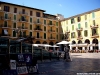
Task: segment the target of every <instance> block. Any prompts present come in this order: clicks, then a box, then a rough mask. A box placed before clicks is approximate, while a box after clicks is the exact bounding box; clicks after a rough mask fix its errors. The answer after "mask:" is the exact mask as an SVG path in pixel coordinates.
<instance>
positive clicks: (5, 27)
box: [0, 24, 11, 29]
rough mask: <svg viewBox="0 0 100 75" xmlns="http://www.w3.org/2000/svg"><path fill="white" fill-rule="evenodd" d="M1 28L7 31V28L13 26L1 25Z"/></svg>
mask: <svg viewBox="0 0 100 75" xmlns="http://www.w3.org/2000/svg"><path fill="white" fill-rule="evenodd" d="M0 28H3V29H7V28H11V26H10V25H4V24H1V25H0Z"/></svg>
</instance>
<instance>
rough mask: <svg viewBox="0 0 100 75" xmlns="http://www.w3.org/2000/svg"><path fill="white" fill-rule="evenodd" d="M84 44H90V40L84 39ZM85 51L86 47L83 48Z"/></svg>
mask: <svg viewBox="0 0 100 75" xmlns="http://www.w3.org/2000/svg"><path fill="white" fill-rule="evenodd" d="M85 43H87V44H90V40H89V39H86V40H85ZM86 49H87V47H85V50H86ZM89 50H90V47H89Z"/></svg>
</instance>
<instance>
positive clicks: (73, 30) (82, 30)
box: [61, 8, 100, 50]
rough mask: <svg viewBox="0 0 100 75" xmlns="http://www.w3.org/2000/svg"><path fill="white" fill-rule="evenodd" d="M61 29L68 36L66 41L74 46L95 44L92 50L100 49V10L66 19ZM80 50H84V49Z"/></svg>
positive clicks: (62, 22)
mask: <svg viewBox="0 0 100 75" xmlns="http://www.w3.org/2000/svg"><path fill="white" fill-rule="evenodd" d="M61 27H62V30H63V34H66V38H65V39H66V40H68V41H70V42H71V43H72V44H80V43H88V44H91V45H92V44H95V45H96V46H95V47H94V46H92V47H90V49H91V50H93V49H98V45H99V41H100V8H99V9H95V10H92V11H88V12H85V13H82V14H78V15H75V16H72V17H69V18H65V19H64V20H62V21H61ZM74 49H75V48H74ZM80 49H81V50H82V47H81V48H80Z"/></svg>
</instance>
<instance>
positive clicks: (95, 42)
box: [92, 38, 98, 50]
mask: <svg viewBox="0 0 100 75" xmlns="http://www.w3.org/2000/svg"><path fill="white" fill-rule="evenodd" d="M92 43H93V44H96V46H93V50H98V39H96V38H95V39H93V40H92Z"/></svg>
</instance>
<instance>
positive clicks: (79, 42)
mask: <svg viewBox="0 0 100 75" xmlns="http://www.w3.org/2000/svg"><path fill="white" fill-rule="evenodd" d="M81 43H82V41H81V40H79V41H78V44H81ZM78 49H79V50H82V47H78Z"/></svg>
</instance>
